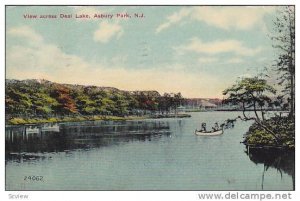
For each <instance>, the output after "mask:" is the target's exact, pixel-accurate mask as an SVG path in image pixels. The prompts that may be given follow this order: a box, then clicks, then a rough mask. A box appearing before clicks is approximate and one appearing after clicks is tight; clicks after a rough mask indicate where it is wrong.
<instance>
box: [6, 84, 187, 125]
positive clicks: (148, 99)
mask: <svg viewBox="0 0 300 201" xmlns="http://www.w3.org/2000/svg"><path fill="white" fill-rule="evenodd" d="M5 90H6V93H5V108H6V115H7V118H9V119H11V120H10V122H12V123H18V121H20V119H19V120H18V119H15V120H13V119H14V117H22V118H23V120H24V119H27V120H26V122H27V123H29V122H33V123H34V122H37V120H34V118H35V117H39V118H40V119H41V117H43V121H48V120H49V121H50V122H52V121H56V122H57V121H66V119H59V118H58V117H65V118H70V120H71V121H74V116H79V117H80V116H81V115H93V118H91V119H92V120H94V119H95V118H96V119H103V115H104V116H119V117H124V116H127V115H141V114H146V113H147V114H148V113H155V112H158V111H160V112H167V111H169V110H170V109H171V108H172V109H176V108H177V107H178V106H179V105H180V104H181V103H182V101H183V98H182V96H181V94H180V93H178V94H167V93H166V94H164V96H161V95H160V94H159V93H158V92H156V91H135V92H127V91H121V90H118V89H115V88H109V87H95V86H82V85H68V84H58V83H53V82H49V81H47V80H24V81H18V80H6V86H5ZM66 116H69V117H66ZM29 119H30V120H29ZM80 120H83V119H80ZM87 120H88V119H87Z"/></svg>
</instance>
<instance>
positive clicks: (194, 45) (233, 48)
mask: <svg viewBox="0 0 300 201" xmlns="http://www.w3.org/2000/svg"><path fill="white" fill-rule="evenodd" d="M174 49H175V50H176V51H177V52H178V53H179V54H184V53H186V52H196V53H202V54H208V55H215V54H220V53H233V54H235V55H240V56H254V55H256V54H257V53H259V52H261V51H262V48H261V47H257V48H249V47H245V46H244V44H243V43H242V42H240V41H237V40H223V41H221V40H218V41H212V42H203V41H202V40H200V39H199V38H192V39H190V41H189V43H188V44H185V45H181V46H179V47H175V48H174Z"/></svg>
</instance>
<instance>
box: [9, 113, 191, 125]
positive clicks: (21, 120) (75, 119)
mask: <svg viewBox="0 0 300 201" xmlns="http://www.w3.org/2000/svg"><path fill="white" fill-rule="evenodd" d="M186 117H191V116H190V115H188V114H177V115H175V114H169V115H144V116H125V117H118V116H102V115H93V116H71V117H70V116H65V117H51V118H19V117H15V118H11V119H9V120H8V121H7V122H6V123H7V124H9V125H22V124H41V123H59V122H80V121H126V120H142V119H157V118H186Z"/></svg>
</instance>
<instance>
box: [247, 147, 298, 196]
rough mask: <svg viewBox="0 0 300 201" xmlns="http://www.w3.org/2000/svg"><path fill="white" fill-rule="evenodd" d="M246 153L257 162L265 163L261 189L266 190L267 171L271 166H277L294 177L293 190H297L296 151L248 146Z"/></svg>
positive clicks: (280, 170)
mask: <svg viewBox="0 0 300 201" xmlns="http://www.w3.org/2000/svg"><path fill="white" fill-rule="evenodd" d="M246 148H247V151H246V154H247V155H248V156H249V158H250V160H251V161H252V162H254V163H255V164H263V165H264V168H263V172H262V179H261V189H262V190H264V179H265V172H266V171H268V169H269V168H275V169H276V170H277V171H279V172H280V174H281V177H282V172H284V173H286V174H288V175H290V176H291V177H292V179H293V190H295V151H283V150H279V149H258V148H250V147H246Z"/></svg>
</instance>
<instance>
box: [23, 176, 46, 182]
mask: <svg viewBox="0 0 300 201" xmlns="http://www.w3.org/2000/svg"><path fill="white" fill-rule="evenodd" d="M24 181H44V177H43V176H25V177H24Z"/></svg>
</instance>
